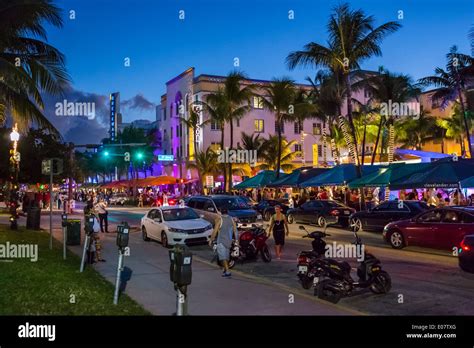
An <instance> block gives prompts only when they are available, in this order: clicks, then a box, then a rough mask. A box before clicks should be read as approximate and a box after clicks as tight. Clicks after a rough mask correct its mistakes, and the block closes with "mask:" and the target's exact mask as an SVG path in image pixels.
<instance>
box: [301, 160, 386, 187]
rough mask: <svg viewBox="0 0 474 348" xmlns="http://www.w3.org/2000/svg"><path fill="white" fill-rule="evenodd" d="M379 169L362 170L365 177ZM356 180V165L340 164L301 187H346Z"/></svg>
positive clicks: (364, 168)
mask: <svg viewBox="0 0 474 348" xmlns="http://www.w3.org/2000/svg"><path fill="white" fill-rule="evenodd" d="M379 168H380V166H362V168H361V170H362V174H363V175H364V174H368V173H372V172H374V171H377V170H378V169H379ZM356 178H357V168H356V166H355V165H354V164H352V163H351V164H340V165H338V166H335V167H332V168H331V169H330V170H328V171H326V172H324V173H322V174H320V175H318V176H315V177H314V178H311V179H308V180H306V181H303V182H302V183H301V184H300V187H311V186H312V187H316V186H329V185H345V184H347V183H348V182H350V181H352V180H355V179H356Z"/></svg>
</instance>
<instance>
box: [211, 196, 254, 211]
mask: <svg viewBox="0 0 474 348" xmlns="http://www.w3.org/2000/svg"><path fill="white" fill-rule="evenodd" d="M214 203H216V207H217V209H219V210H220V209H222V208H225V209H227V210H240V209H251V208H250V206H249V205H248V204H247V203H246V202H245V201H244V200H243V199H242V198H240V197H230V198H215V199H214Z"/></svg>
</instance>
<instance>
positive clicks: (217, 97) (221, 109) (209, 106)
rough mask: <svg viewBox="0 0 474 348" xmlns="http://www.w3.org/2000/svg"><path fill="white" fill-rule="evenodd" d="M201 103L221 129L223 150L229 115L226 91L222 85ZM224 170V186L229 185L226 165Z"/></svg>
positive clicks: (210, 118)
mask: <svg viewBox="0 0 474 348" xmlns="http://www.w3.org/2000/svg"><path fill="white" fill-rule="evenodd" d="M200 104H202V105H203V107H204V110H205V111H206V113H207V114H208V115H209V120H210V122H214V123H216V124H217V125H218V126H219V127H220V129H221V150H224V145H225V144H224V140H225V137H224V135H225V132H224V128H225V127H224V126H225V122H226V117H227V110H228V107H227V99H226V96H225V94H224V91H223V89H222V88H221V87H219V88H218V89H217V91H216V92H213V93H209V94H208V95H206V100H205V101H201V102H200ZM222 170H223V173H224V188H226V187H227V185H226V183H227V175H226V166H225V165H223V166H222Z"/></svg>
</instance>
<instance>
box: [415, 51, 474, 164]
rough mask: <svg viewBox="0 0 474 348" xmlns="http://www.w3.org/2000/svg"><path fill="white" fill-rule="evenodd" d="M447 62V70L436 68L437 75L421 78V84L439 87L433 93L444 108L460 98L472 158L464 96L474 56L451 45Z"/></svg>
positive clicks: (471, 72) (472, 72)
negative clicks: (463, 52)
mask: <svg viewBox="0 0 474 348" xmlns="http://www.w3.org/2000/svg"><path fill="white" fill-rule="evenodd" d="M446 58H447V64H446V70H443V69H442V68H436V69H435V75H433V76H427V77H424V78H422V79H420V80H419V83H420V85H421V86H430V85H434V86H436V87H438V89H437V90H436V91H435V92H434V93H433V95H432V100H433V101H441V108H442V109H444V108H446V107H447V106H448V104H449V103H450V102H453V101H455V100H459V105H460V107H461V111H462V115H463V121H464V131H465V132H466V138H467V143H468V150H469V155H470V157H471V158H472V156H473V152H472V151H473V149H472V144H471V134H470V126H469V123H468V114H467V110H466V105H465V103H464V96H465V95H466V92H467V90H466V86H467V84H468V81H470V80H472V79H473V78H474V71H473V70H474V69H473V61H474V58H472V57H470V56H468V55H465V54H462V53H458V51H457V47H456V46H453V47H451V49H450V51H449V53H448V54H447V55H446Z"/></svg>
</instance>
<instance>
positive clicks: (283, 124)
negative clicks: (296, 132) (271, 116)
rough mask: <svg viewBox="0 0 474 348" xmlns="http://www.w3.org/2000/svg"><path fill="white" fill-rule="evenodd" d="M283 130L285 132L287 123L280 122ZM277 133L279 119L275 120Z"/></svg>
mask: <svg viewBox="0 0 474 348" xmlns="http://www.w3.org/2000/svg"><path fill="white" fill-rule="evenodd" d="M280 127H281V132H282V133H285V123H284V122H280ZM275 133H278V121H277V120H275Z"/></svg>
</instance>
